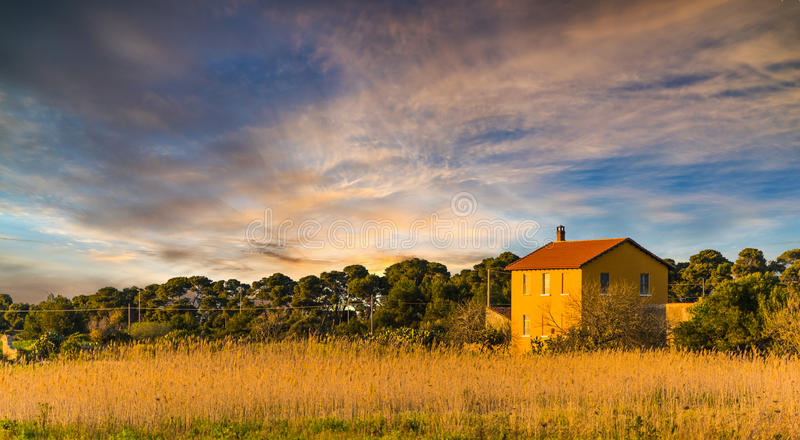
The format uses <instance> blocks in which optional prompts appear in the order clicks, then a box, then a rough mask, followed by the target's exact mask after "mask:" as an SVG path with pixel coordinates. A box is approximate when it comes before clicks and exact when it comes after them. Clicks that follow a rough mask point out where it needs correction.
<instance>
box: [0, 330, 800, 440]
mask: <svg viewBox="0 0 800 440" xmlns="http://www.w3.org/2000/svg"><path fill="white" fill-rule="evenodd" d="M0 396H2V397H0V437H7V438H11V437H18V436H21V437H25V436H28V437H36V436H39V435H41V436H49V437H62V438H80V437H111V436H117V437H118V438H139V437H141V438H151V437H154V438H174V437H207V438H306V437H317V438H381V437H386V438H419V437H427V438H530V437H533V438H576V437H579V438H679V439H698V438H770V439H776V438H784V439H786V438H800V361H798V360H794V359H781V358H771V357H767V358H758V357H756V358H749V357H736V356H730V355H723V354H692V353H684V352H669V351H653V352H614V351H610V352H609V351H606V352H593V353H575V354H559V355H538V356H535V355H531V356H510V355H504V354H491V353H490V354H484V353H472V352H464V351H456V350H448V349H425V348H413V347H412V348H397V347H395V348H388V347H386V346H379V345H375V344H360V343H349V342H327V343H320V342H308V341H296V342H279V343H268V344H253V343H250V344H248V343H234V342H228V343H206V342H184V343H180V344H177V345H176V346H172V347H166V346H164V345H147V344H140V345H130V346H121V347H116V348H111V349H107V350H105V351H103V352H102V353H97V354H94V355H91V356H84V358H82V359H73V360H56V361H52V362H49V363H45V364H29V365H13V366H12V365H7V366H3V367H0Z"/></svg>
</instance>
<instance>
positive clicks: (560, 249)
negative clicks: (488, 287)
mask: <svg viewBox="0 0 800 440" xmlns="http://www.w3.org/2000/svg"><path fill="white" fill-rule="evenodd" d="M626 241H628V242H630V243H631V244H632V245H634V246H636V247H637V248H639V249H641V250H642V251H643V252H644V253H646V254H648V255H650V256H651V257H653V258H655V259H656V260H658V261H659V262H661V263H663V264H665V265H667V266H669V263H667V262H665V261H664V260H662V259H661V258H658V257H657V256H655V255H653V253H651V252H650V251H648V250H647V249H645V248H643V247H642V246H641V245H639V243H636V242H635V241H633V240H631V239H630V238H607V239H602V240H574V241H553V242H550V243H547V244H546V245H544V246H542V247H540V248H539V249H536V250H535V251H533V252H531V253H530V254H528V255H526V256H524V257H522V258H520V259H519V260H517V261H515V262H513V263H511V264H509V265H508V266H506V270H526V269H578V268H580V267H581V266H583V265H584V264H586V263H588V262H589V261H592V260H594V259H595V258H597V257H599V256H600V255H602V254H604V253H606V252H608V251H609V250H611V249H613V248H615V247H617V246H619V245H620V244H622V243H624V242H626Z"/></svg>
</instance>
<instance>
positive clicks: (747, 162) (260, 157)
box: [0, 0, 800, 301]
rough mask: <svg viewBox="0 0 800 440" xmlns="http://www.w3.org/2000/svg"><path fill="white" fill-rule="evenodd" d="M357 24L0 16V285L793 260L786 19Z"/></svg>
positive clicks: (454, 9)
mask: <svg viewBox="0 0 800 440" xmlns="http://www.w3.org/2000/svg"><path fill="white" fill-rule="evenodd" d="M375 3H376V2H363V3H359V2H327V3H318V4H317V3H313V2H299V3H292V4H294V6H289V5H288V3H287V4H286V5H275V4H263V3H258V2H248V1H232V2H229V3H225V2H222V1H210V2H208V4H206V5H202V4H201V3H200V2H191V6H190V7H187V6H188V5H189V4H188V3H185V2H175V1H159V2H153V3H150V4H147V3H146V2H119V3H118V4H114V3H112V2H107V1H102V2H97V3H91V2H60V3H54V4H42V3H38V2H13V3H12V2H4V4H3V6H0V292H3V293H9V294H11V295H12V296H14V297H15V299H16V300H18V301H21V300H25V301H37V300H40V299H42V298H43V297H44V296H46V295H47V293H48V292H56V293H62V294H65V295H75V294H81V293H92V292H94V291H95V290H96V289H97V288H99V287H102V286H105V285H114V286H117V287H123V286H129V285H139V286H143V285H146V284H148V283H152V282H163V281H165V280H166V279H168V278H170V277H172V276H177V275H192V274H204V275H207V276H209V277H212V278H214V279H220V278H237V279H240V280H243V281H248V282H249V281H252V280H254V279H258V278H261V277H262V276H266V275H269V274H271V273H273V272H276V271H281V272H284V273H287V274H289V275H292V276H294V277H298V276H301V275H304V274H309V273H319V272H320V271H323V270H330V269H340V268H341V267H343V266H344V265H346V264H352V263H361V264H364V265H366V266H367V267H368V268H369V269H370V270H372V271H376V272H380V271H382V269H383V268H384V267H385V266H386V265H388V264H390V263H392V262H394V261H398V260H399V259H402V258H405V257H408V256H420V257H424V258H428V259H434V260H437V261H441V262H443V263H445V264H447V265H448V268H450V270H451V271H453V272H455V271H457V270H460V269H461V268H464V267H468V266H471V265H472V264H475V263H477V262H479V261H480V259H481V258H483V257H486V256H491V255H496V254H497V253H498V252H500V251H502V250H511V251H514V252H516V253H518V254H523V253H526V252H528V251H530V250H531V249H530V248H531V247H532V246H535V245H537V244H543V243H545V242H547V241H549V240H550V239H552V238H553V236H554V232H553V229H554V227H555V225H557V224H564V225H566V226H567V238H568V239H589V238H607V237H623V236H630V237H632V238H634V239H636V240H637V241H638V242H640V243H641V244H643V245H644V246H646V247H648V248H649V249H651V250H652V251H654V252H655V253H657V254H658V255H660V256H663V257H672V258H676V259H687V258H688V257H689V256H690V255H691V254H693V253H695V252H697V251H698V250H700V249H704V248H715V249H719V250H720V251H722V252H723V253H724V254H725V255H726V256H727V257H729V258H735V256H736V253H737V252H738V251H739V250H740V249H741V248H743V247H757V248H760V249H763V250H764V251H765V253H766V255H767V257H768V258H774V257H775V256H776V255H777V254H778V253H780V252H781V251H782V250H785V249H789V248H796V247H800V178H798V176H800V50H799V49H798V47H800V26H798V23H800V3H798V2H797V1H795V0H784V1H780V0H767V1H723V0H709V1H694V0H693V1H685V2H682V1H657V2H640V1H609V2H588V1H586V2H582V1H568V0H565V1H562V0H543V1H538V2H531V1H520V2H515V1H505V0H498V1H487V2H481V1H478V2H453V1H448V2H419V3H416V2H403V3H396V4H388V3H384V4H381V5H378V4H375ZM282 222H283V223H282ZM480 222H483V226H486V225H487V224H491V225H494V226H497V228H495V229H492V230H491V231H489V230H488V229H486V228H484V229H480V228H476V224H480ZM265 223H266V224H270V225H272V227H271V228H264V227H263V225H264V224H265ZM281 223H282V224H283V225H284V226H285V227H284V228H283V231H284V232H282V233H281V234H277V233H276V234H267V232H270V233H272V232H275V231H278V230H279V229H280V228H278V225H279V224H281ZM376 224H380V225H384V226H386V225H390V226H391V227H392V228H394V229H396V231H398V232H397V237H400V238H402V239H403V240H405V241H404V243H405V245H403V246H395V245H387V243H380V242H379V240H375V239H374V238H375V237H376V236H377V235H378V234H372V235H370V232H369V231H370V229H369V228H365V225H373V226H374V225H376ZM308 225H311V226H308ZM433 225H439V226H440V228H439V230H437V231H436V232H434V231H433V229H432V227H433ZM536 225H538V227H539V228H540V229H539V230H538V231H536ZM462 226H463V227H462ZM501 226H502V227H501ZM522 226H525V228H523V227H522ZM248 227H249V228H250V229H249V230H250V234H249V236H250V240H248V239H247V237H248V233H247V231H248ZM503 227H505V231H508V233H503V234H501V235H503V236H502V237H500V238H499V239H495V240H490V238H492V234H494V235H495V236H496V235H497V234H499V233H500V232H497V231H500V230H502V229H503ZM489 229H491V228H489ZM331 231H333V232H331ZM412 231H417V232H418V233H416V232H412ZM259 234H260V235H259ZM448 234H451V235H452V236H453V237H455V238H459V237H462V238H463V237H472V238H474V240H472V241H469V240H467V241H469V243H466V242H458V240H453V241H452V242H442V241H441V240H440V239H441V238H442V237H444V238H447V237H448ZM254 235H259V237H260V238H259V240H255V241H254V240H253V236H254ZM279 235H280V236H279ZM268 236H269V237H268ZM270 237H271V239H270ZM275 237H278V239H275ZM370 237H373V238H372V239H371V238H370ZM481 237H483V238H486V240H483V239H481ZM494 238H497V237H494Z"/></svg>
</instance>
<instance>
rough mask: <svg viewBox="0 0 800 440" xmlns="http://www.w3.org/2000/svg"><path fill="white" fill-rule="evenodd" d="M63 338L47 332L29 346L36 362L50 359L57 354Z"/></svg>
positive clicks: (57, 334)
mask: <svg viewBox="0 0 800 440" xmlns="http://www.w3.org/2000/svg"><path fill="white" fill-rule="evenodd" d="M63 342H64V337H63V336H61V334H59V333H56V332H47V333H45V334H43V335H42V336H39V339H37V340H36V342H35V343H34V344H33V346H31V352H32V354H33V356H34V357H35V358H36V359H38V360H44V359H50V358H51V357H53V356H55V355H56V354H57V353H58V350H59V348H60V347H61V344H62V343H63Z"/></svg>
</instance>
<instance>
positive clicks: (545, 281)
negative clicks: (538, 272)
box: [542, 272, 550, 296]
mask: <svg viewBox="0 0 800 440" xmlns="http://www.w3.org/2000/svg"><path fill="white" fill-rule="evenodd" d="M542 295H543V296H547V295H550V274H549V273H547V272H545V273H543V274H542Z"/></svg>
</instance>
